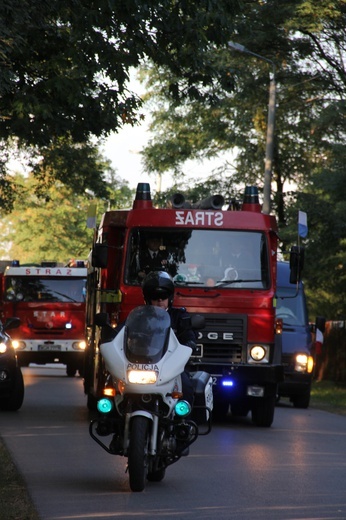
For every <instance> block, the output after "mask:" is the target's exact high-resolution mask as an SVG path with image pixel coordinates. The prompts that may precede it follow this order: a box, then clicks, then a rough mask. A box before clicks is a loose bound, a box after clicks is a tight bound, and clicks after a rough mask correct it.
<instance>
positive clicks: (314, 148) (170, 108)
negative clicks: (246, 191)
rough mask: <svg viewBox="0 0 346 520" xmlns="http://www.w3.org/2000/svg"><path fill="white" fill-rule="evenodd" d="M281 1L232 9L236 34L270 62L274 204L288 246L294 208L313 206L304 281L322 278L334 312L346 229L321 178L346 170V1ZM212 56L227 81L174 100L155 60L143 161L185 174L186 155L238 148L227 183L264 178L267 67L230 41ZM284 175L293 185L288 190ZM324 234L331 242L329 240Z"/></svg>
mask: <svg viewBox="0 0 346 520" xmlns="http://www.w3.org/2000/svg"><path fill="white" fill-rule="evenodd" d="M278 6H279V3H278V2H277V1H275V0H272V1H270V0H269V1H267V2H254V1H251V0H250V1H247V2H244V3H243V11H242V13H241V15H239V16H238V17H236V18H235V19H234V26H235V27H237V31H238V35H237V36H236V41H237V42H238V43H241V44H243V45H245V47H246V48H248V49H250V50H251V51H252V52H254V53H256V54H258V55H261V56H264V57H266V58H268V59H271V60H272V61H273V62H275V64H276V72H277V74H276V80H277V90H278V106H277V111H276V133H275V139H276V141H275V151H274V163H273V184H276V190H273V207H274V211H275V212H276V214H277V216H278V220H279V226H280V237H281V239H282V248H283V249H284V250H286V249H288V246H289V245H290V244H292V243H293V242H295V241H296V236H297V226H296V218H297V210H298V209H301V210H304V211H307V212H308V213H310V215H311V219H309V220H310V222H311V225H310V233H311V234H310V235H309V238H308V240H307V241H306V244H305V245H306V248H307V258H310V259H313V262H311V260H310V263H307V264H306V271H305V272H306V276H307V277H308V282H307V283H308V284H309V277H311V278H310V279H311V281H312V282H314V281H318V283H317V284H315V285H312V287H314V289H315V290H316V286H317V287H321V299H320V304H321V302H323V303H322V305H323V304H325V307H328V309H329V312H330V314H329V315H331V313H332V312H333V311H336V312H340V311H337V309H336V308H334V310H333V309H332V306H331V304H330V303H329V305H328V298H327V297H326V294H329V297H330V294H333V297H330V301H333V298H335V297H336V299H337V301H340V302H341V300H342V291H341V290H340V285H339V288H338V286H337V280H343V265H344V263H343V256H344V255H343V254H340V252H342V251H343V250H344V245H343V242H344V239H345V230H344V229H343V226H342V225H341V223H340V211H341V207H342V204H341V201H340V203H337V204H336V205H334V198H333V195H334V193H331V190H330V187H329V186H328V183H326V182H324V183H321V180H322V178H324V179H327V178H328V179H329V181H330V180H331V179H333V180H334V179H338V183H337V184H338V185H339V186H341V182H342V180H343V178H344V175H343V173H342V171H343V169H344V167H342V166H341V165H342V164H345V163H343V162H342V161H344V159H345V125H344V121H345V101H344V99H345V78H346V71H345V65H344V64H345V50H346V31H345V27H346V3H345V1H341V0H335V1H325V0H322V1H321V2H318V3H316V2H313V1H294V2H293V1H292V2H285V4H284V5H283V4H282V3H280V9H278ZM232 39H234V38H232ZM214 61H216V62H217V63H218V64H219V68H220V70H222V68H223V69H224V70H227V71H228V81H227V82H226V85H225V83H222V82H219V83H218V84H214V85H213V86H212V88H211V87H210V86H208V92H209V98H208V97H207V96H205V97H204V100H203V103H202V104H201V103H199V102H198V100H194V101H192V100H187V99H186V100H184V104H183V105H182V104H180V105H178V104H177V103H176V102H175V100H172V98H171V97H170V96H169V95H167V92H168V85H169V84H170V82H171V73H170V71H168V70H167V69H163V68H161V69H157V67H156V68H154V69H153V70H154V72H153V73H152V74H151V77H150V82H149V86H150V87H151V89H152V91H153V92H154V96H153V97H152V98H151V100H150V102H151V103H152V104H153V106H156V107H157V108H156V110H155V111H154V113H153V118H152V121H153V122H152V130H153V134H154V138H153V139H152V141H151V142H150V143H149V146H148V147H147V148H146V149H145V151H144V158H145V164H146V166H147V169H148V170H149V171H157V172H159V173H160V174H162V173H163V172H165V171H170V172H172V173H173V175H175V176H176V177H179V176H180V177H181V175H182V172H183V166H184V162H185V161H186V160H187V159H191V158H201V157H208V158H209V157H211V156H215V155H217V154H218V153H219V152H220V151H222V150H225V149H234V150H237V160H236V169H235V171H233V172H232V177H231V179H232V181H233V183H235V184H237V183H241V184H242V185H244V184H251V183H256V184H257V185H258V186H259V187H261V186H262V185H263V172H264V156H265V139H266V122H267V105H268V83H269V79H268V73H269V72H270V68H269V67H268V64H267V63H265V62H264V61H263V60H261V59H258V58H256V57H251V56H249V55H245V54H239V53H238V54H233V53H231V52H230V50H229V49H226V50H225V51H224V52H222V51H221V50H220V49H218V50H215V51H214ZM206 100H209V102H207V103H206ZM228 167H229V165H225V179H224V180H225V181H226V179H229V169H228ZM322 172H323V173H322ZM231 179H229V180H231ZM180 182H181V179H180ZM229 184H231V183H230V182H229ZM290 184H291V185H292V186H293V187H292V188H291V190H290V191H287V186H289V185H290ZM285 186H286V190H285ZM294 186H295V187H294ZM336 200H337V199H336ZM319 219H320V220H319ZM321 244H323V255H321V253H320V248H321ZM324 244H328V245H329V244H330V247H329V248H328V247H327V249H325V247H324ZM310 253H311V256H310ZM322 257H323V260H322ZM327 266H328V269H325V268H324V267H327ZM341 266H342V268H341ZM331 273H333V274H332V277H331V276H330V275H331ZM331 281H332V283H331ZM336 307H340V309H341V307H342V306H339V305H337V306H336ZM315 309H316V307H315Z"/></svg>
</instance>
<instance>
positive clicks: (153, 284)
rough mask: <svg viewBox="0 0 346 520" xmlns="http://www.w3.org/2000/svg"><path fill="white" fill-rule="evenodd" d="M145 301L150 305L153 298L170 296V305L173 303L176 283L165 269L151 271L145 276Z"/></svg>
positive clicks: (143, 288)
mask: <svg viewBox="0 0 346 520" xmlns="http://www.w3.org/2000/svg"><path fill="white" fill-rule="evenodd" d="M142 291H143V296H144V299H145V302H146V303H147V304H148V305H150V304H151V301H152V300H158V299H162V300H165V299H166V298H168V300H169V307H170V306H171V305H172V303H173V298H174V283H173V280H172V278H171V277H170V276H169V274H168V273H166V272H165V271H151V272H150V273H148V275H147V276H146V277H145V279H144V281H143V284H142Z"/></svg>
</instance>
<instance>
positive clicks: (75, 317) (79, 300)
mask: <svg viewBox="0 0 346 520" xmlns="http://www.w3.org/2000/svg"><path fill="white" fill-rule="evenodd" d="M86 277H87V268H86V267H85V265H84V262H77V264H76V266H74V267H69V266H68V267H63V266H59V265H57V263H56V262H42V264H41V265H19V262H18V261H14V262H12V264H11V265H8V266H7V267H6V268H5V269H4V272H3V274H2V276H1V293H2V298H1V300H2V302H1V314H2V316H1V318H2V320H3V321H5V320H6V319H7V318H11V317H14V316H15V317H17V318H20V327H19V328H17V329H15V330H13V332H12V334H11V337H12V343H13V345H14V347H15V348H16V353H17V357H18V360H19V363H20V365H21V366H27V365H29V364H30V363H35V364H47V363H55V362H59V363H63V364H65V365H66V373H67V375H68V376H70V377H72V376H74V375H75V374H76V372H77V371H79V373H80V374H83V370H84V351H85V346H86V342H85V299H86Z"/></svg>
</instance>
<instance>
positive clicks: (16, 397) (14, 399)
mask: <svg viewBox="0 0 346 520" xmlns="http://www.w3.org/2000/svg"><path fill="white" fill-rule="evenodd" d="M14 378H15V382H14V388H13V392H12V394H11V396H10V397H9V398H3V399H1V401H0V408H1V410H7V411H9V412H15V411H16V410H19V408H20V407H21V406H22V404H23V400H24V380H23V374H22V371H21V369H20V368H19V367H17V368H16V372H15V376H14Z"/></svg>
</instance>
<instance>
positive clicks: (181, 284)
mask: <svg viewBox="0 0 346 520" xmlns="http://www.w3.org/2000/svg"><path fill="white" fill-rule="evenodd" d="M174 283H175V285H179V286H184V285H204V283H203V282H189V281H188V280H175V282H174Z"/></svg>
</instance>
